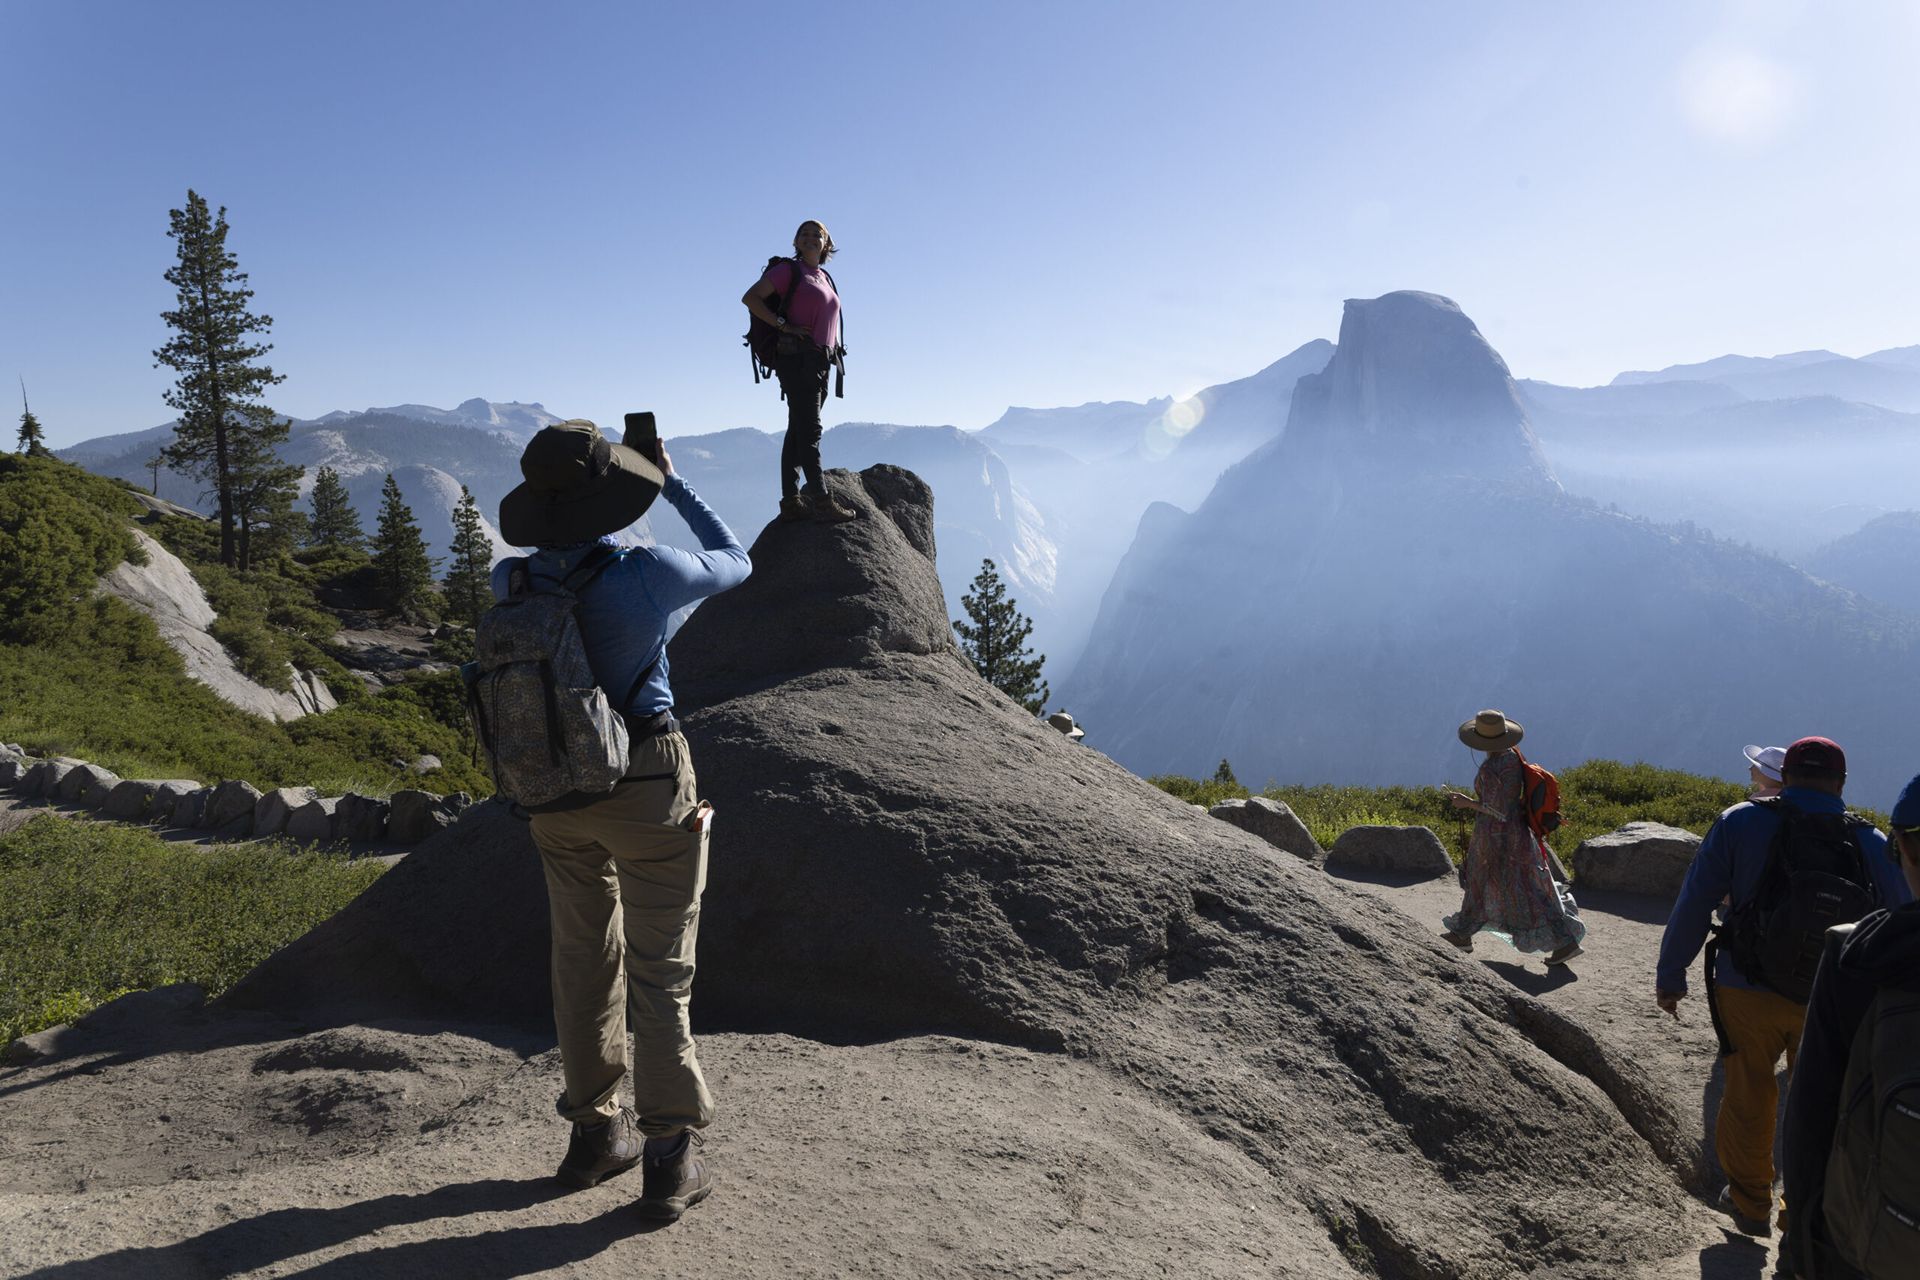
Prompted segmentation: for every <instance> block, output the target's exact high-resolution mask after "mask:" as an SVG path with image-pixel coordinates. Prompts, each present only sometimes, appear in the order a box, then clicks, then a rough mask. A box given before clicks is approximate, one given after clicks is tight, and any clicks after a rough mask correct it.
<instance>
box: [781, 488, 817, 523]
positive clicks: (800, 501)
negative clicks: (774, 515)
mask: <svg viewBox="0 0 1920 1280" xmlns="http://www.w3.org/2000/svg"><path fill="white" fill-rule="evenodd" d="M812 515H813V503H811V502H810V501H808V500H807V497H806V495H805V494H800V493H796V494H794V495H793V496H792V497H789V498H782V499H780V518H781V519H782V520H806V519H809V518H811V517H812Z"/></svg>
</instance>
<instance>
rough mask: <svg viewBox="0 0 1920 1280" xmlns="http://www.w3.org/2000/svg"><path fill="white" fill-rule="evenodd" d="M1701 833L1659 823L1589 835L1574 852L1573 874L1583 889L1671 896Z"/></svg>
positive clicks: (1684, 875)
mask: <svg viewBox="0 0 1920 1280" xmlns="http://www.w3.org/2000/svg"><path fill="white" fill-rule="evenodd" d="M1699 847H1700V837H1699V836H1697V835H1695V834H1693V832H1691V831H1685V830H1682V829H1681V828H1679V827H1669V826H1666V825H1665V824H1664V823H1659V822H1629V823H1628V824H1627V825H1626V826H1624V827H1621V828H1620V829H1619V830H1617V831H1609V832H1607V833H1606V834H1605V835H1602V836H1590V837H1588V838H1587V839H1585V840H1582V841H1581V842H1580V847H1579V848H1577V849H1575V850H1574V851H1573V878H1574V880H1575V881H1576V882H1577V883H1578V884H1579V886H1580V887H1581V888H1582V889H1615V890H1619V891H1620V892H1622V893H1645V894H1652V895H1654V896H1656V897H1663V898H1671V897H1673V896H1675V895H1676V894H1678V893H1679V892H1680V885H1681V882H1682V881H1684V880H1685V879H1686V878H1687V868H1688V867H1690V866H1692V865H1693V855H1694V851H1695V850H1697V849H1699Z"/></svg>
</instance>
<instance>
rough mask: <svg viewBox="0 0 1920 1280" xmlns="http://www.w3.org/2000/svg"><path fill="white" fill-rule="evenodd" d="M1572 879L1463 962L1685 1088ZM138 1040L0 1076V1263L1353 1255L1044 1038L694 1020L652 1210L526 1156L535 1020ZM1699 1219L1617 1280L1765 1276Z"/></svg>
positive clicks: (1270, 1187) (1156, 1264) (495, 1265)
mask: <svg viewBox="0 0 1920 1280" xmlns="http://www.w3.org/2000/svg"><path fill="white" fill-rule="evenodd" d="M1367 887H1368V888H1369V890H1370V891H1371V892H1374V893H1377V894H1379V895H1380V896H1381V897H1382V898H1384V899H1386V900H1387V901H1388V902H1390V903H1392V904H1393V905H1395V906H1396V907H1398V908H1400V909H1402V910H1403V911H1405V912H1406V913H1407V927H1408V928H1409V929H1419V928H1429V929H1430V928H1435V927H1437V926H1436V925H1435V923H1434V922H1435V921H1437V919H1438V917H1439V915H1440V914H1442V913H1443V912H1444V911H1446V910H1450V909H1451V908H1452V907H1453V905H1454V902H1453V898H1454V890H1453V889H1452V888H1451V887H1450V886H1449V885H1447V884H1446V883H1445V882H1438V883H1428V884H1423V885H1413V886H1401V887H1396V886H1393V885H1369V886H1367ZM1584 905H1585V912H1586V916H1587V918H1588V921H1589V925H1590V928H1591V934H1590V937H1589V943H1588V954H1587V955H1586V956H1584V957H1582V958H1581V960H1580V961H1578V962H1576V965H1575V967H1574V969H1573V971H1572V972H1571V973H1570V974H1566V975H1553V976H1548V975H1546V974H1545V973H1544V972H1543V971H1542V969H1541V968H1540V966H1539V964H1538V961H1533V962H1530V963H1522V962H1520V958H1519V957H1518V956H1516V955H1515V954H1514V953H1513V952H1511V951H1510V950H1508V949H1506V948H1505V947H1504V946H1503V945H1495V944H1491V943H1489V942H1487V941H1485V940H1483V941H1482V942H1481V944H1480V947H1479V950H1478V951H1477V952H1476V954H1475V958H1476V959H1478V960H1480V961H1481V962H1483V963H1486V964H1488V965H1489V966H1490V967H1492V968H1494V969H1495V970H1496V971H1497V972H1499V973H1500V974H1502V975H1503V976H1505V977H1507V978H1508V979H1509V980H1510V981H1512V982H1514V984H1515V985H1516V986H1518V987H1520V988H1521V989H1523V990H1526V991H1528V992H1530V993H1532V994H1535V995H1537V996H1539V997H1540V998H1541V999H1542V1000H1544V1001H1545V1002H1547V1003H1548V1004H1549V1005H1550V1006H1552V1007H1554V1008H1556V1009H1559V1010H1561V1011H1563V1012H1565V1013H1568V1014H1570V1015H1572V1016H1574V1017H1576V1018H1578V1019H1579V1020H1580V1021H1582V1022H1583V1023H1585V1024H1587V1025H1588V1026H1589V1027H1590V1028H1591V1030H1592V1031H1593V1032H1594V1034H1596V1035H1598V1036H1601V1037H1604V1038H1606V1039H1608V1040H1611V1041H1613V1042H1615V1043H1616V1044H1618V1045H1620V1046H1624V1047H1625V1048H1627V1049H1628V1050H1629V1051H1630V1052H1631V1053H1632V1054H1633V1055H1634V1056H1635V1057H1636V1058H1637V1059H1638V1060H1639V1061H1641V1062H1642V1063H1643V1064H1645V1065H1646V1066H1647V1067H1648V1069H1649V1070H1650V1071H1651V1072H1652V1074H1653V1075H1654V1077H1655V1078H1656V1079H1657V1080H1659V1081H1661V1082H1662V1083H1663V1085H1664V1087H1666V1088H1668V1089H1669V1090H1671V1093H1670V1095H1669V1096H1670V1097H1671V1098H1672V1099H1673V1100H1674V1102H1675V1103H1676V1105H1678V1104H1680V1103H1685V1104H1687V1105H1688V1106H1690V1107H1691V1108H1692V1110H1693V1112H1694V1113H1696V1114H1697V1113H1698V1111H1699V1108H1700V1105H1701V1099H1702V1095H1703V1092H1704V1086H1705V1083H1706V1081H1707V1079H1708V1072H1709V1068H1710V1065H1711V1060H1712V1047H1711V1039H1710V1036H1711V1033H1710V1031H1709V1030H1708V1028H1707V1025H1706V1022H1705V1018H1704V1012H1703V1010H1701V1009H1700V1008H1699V1007H1698V1006H1697V1005H1696V1006H1694V1007H1690V1008H1688V1009H1687V1010H1686V1017H1685V1019H1684V1021H1683V1022H1682V1023H1680V1024H1679V1025H1677V1026H1676V1025H1675V1024H1674V1023H1673V1022H1672V1021H1671V1020H1669V1019H1666V1018H1665V1017H1664V1016H1661V1015H1658V1014H1657V1012H1656V1011H1655V1010H1654V1009H1653V1006H1652V1002H1651V999H1650V998H1648V986H1649V981H1650V979H1649V976H1648V975H1649V974H1650V973H1651V967H1652V958H1653V953H1654V949H1655V947H1656V946H1657V942H1658V937H1659V930H1660V924H1659V922H1658V917H1659V916H1661V915H1662V914H1664V913H1663V911H1662V910H1661V909H1660V908H1659V906H1658V905H1657V904H1651V903H1646V902H1636V901H1635V900H1633V899H1630V898H1620V899H1616V900H1609V901H1604V902H1603V901H1597V900H1596V901H1594V902H1592V903H1589V904H1584ZM148 1047H149V1049H150V1050H151V1052H149V1053H148V1054H147V1056H143V1057H136V1058H131V1059H128V1058H127V1057H126V1056H125V1055H123V1054H116V1053H115V1052H113V1051H112V1050H111V1049H110V1048H108V1047H106V1046H102V1048H101V1050H100V1051H98V1052H83V1053H79V1054H76V1055H74V1056H69V1057H64V1058H60V1059H56V1060H53V1061H50V1062H47V1063H44V1064H37V1065H35V1066H33V1067H28V1068H24V1069H20V1070H12V1071H4V1072H0V1117H4V1121H5V1123H4V1124H3V1125H0V1274H5V1275H8V1276H19V1275H30V1276H38V1277H46V1278H48V1280H56V1278H57V1280H91V1278H93V1277H98V1278H99V1280H109V1278H111V1280H120V1278H121V1277H127V1276H135V1277H144V1276H154V1277H205V1276H247V1277H256V1276H257V1277H266V1276H291V1275H300V1276H326V1277H332V1276H342V1277H345V1276H352V1277H388V1276H391V1277H402V1276H404V1277H419V1276H438V1275H459V1276H462V1277H466V1278H469V1280H491V1278H495V1277H498V1278H501V1280H504V1278H506V1277H518V1276H527V1275H544V1274H552V1275H567V1276H589V1277H599V1276H605V1277H615V1276H620V1277H627V1276H635V1275H674V1276H711V1277H759V1276H765V1277H786V1276H806V1277H814V1276H818V1277H831V1276H863V1277H864V1276H873V1277H878V1276H889V1277H892V1276H988V1275H992V1276H1058V1275H1089V1276H1126V1277H1135V1276H1161V1275H1164V1276H1182V1277H1186V1276H1199V1277H1223V1278H1225V1277H1242V1276H1275V1275H1290V1276H1307V1277H1312V1276H1319V1275H1341V1274H1349V1271H1348V1268H1347V1266H1346V1263H1347V1262H1348V1259H1346V1258H1343V1257H1339V1256H1337V1255H1335V1254H1334V1253H1332V1252H1331V1250H1332V1249H1333V1248H1334V1246H1332V1245H1330V1244H1329V1242H1328V1239H1327V1236H1326V1233H1325V1231H1324V1230H1323V1229H1322V1228H1321V1226H1320V1225H1319V1224H1316V1223H1314V1222H1312V1221H1310V1220H1308V1219H1307V1218H1306V1217H1305V1215H1304V1214H1303V1213H1302V1211H1301V1209H1300V1206H1299V1205H1298V1204H1297V1203H1294V1202H1292V1201H1291V1200H1289V1199H1287V1198H1285V1197H1282V1196H1281V1195H1279V1194H1278V1192H1277V1189H1276V1184H1275V1182H1274V1181H1273V1179H1271V1178H1270V1177H1269V1176H1268V1175H1267V1174H1266V1173H1265V1172H1264V1171H1263V1170H1262V1169H1261V1168H1260V1166H1259V1165H1258V1164H1256V1163H1255V1162H1254V1161H1252V1160H1251V1159H1249V1158H1248V1157H1247V1156H1246V1155H1245V1154H1244V1153H1243V1152H1242V1151H1241V1150H1240V1149H1239V1148H1238V1147H1236V1146H1235V1145H1234V1144H1232V1143H1229V1142H1225V1141H1221V1140H1218V1139H1216V1138H1215V1137H1212V1136H1210V1135H1209V1134H1208V1133H1207V1132H1205V1131H1204V1130H1203V1128H1202V1127H1201V1126H1199V1125H1196V1124H1195V1123H1194V1121H1193V1119H1192V1118H1191V1117H1190V1116H1188V1115H1185V1114H1181V1113H1179V1112H1177V1111H1175V1110H1173V1109H1171V1108H1169V1107H1168V1106H1166V1105H1165V1104H1164V1103H1163V1102H1162V1101H1160V1100H1159V1099H1157V1098H1155V1097H1154V1096H1153V1095H1151V1094H1150V1093H1148V1092H1147V1091H1146V1090H1144V1089H1142V1088H1140V1087H1139V1086H1137V1085H1135V1084H1133V1083H1131V1082H1129V1081H1126V1080H1122V1079H1119V1078H1117V1077H1115V1076H1114V1075H1112V1074H1110V1073H1108V1072H1105V1071H1103V1070H1101V1069H1099V1068H1098V1067H1096V1066H1093V1065H1090V1064H1088V1063H1085V1062H1081V1061H1076V1060H1073V1059H1071V1058H1068V1057H1065V1056H1063V1055H1059V1054H1049V1053H1041V1052H1034V1051H1030V1050H1027V1049H1019V1048H1009V1047H1006V1046H1001V1045H994V1044H985V1043H980V1042H974V1041H967V1040H960V1039H953V1038H948V1037H921V1038H913V1039H903V1040H895V1041H891V1042H887V1043H879V1044H869V1045H854V1046H829V1045H822V1044H817V1043H813V1042H810V1041H805V1040H799V1039H795V1038H792V1037H787V1036H756V1035H714V1036H706V1037H703V1039H702V1042H701V1052H702V1056H703V1058H704V1060H705V1062H706V1063H707V1066H708V1070H709V1074H710V1076H711V1079H712V1082H713V1086H714V1089H715V1093H716V1095H717V1096H718V1097H719V1098H720V1099H721V1102H722V1107H723V1110H722V1113H721V1116H720V1118H719V1120H718V1122H717V1123H716V1125H715V1127H714V1129H713V1130H712V1131H711V1142H710V1143H709V1145H708V1148H707V1150H708V1153H709V1155H710V1157H711V1159H712V1163H713V1166H714V1168H715V1170H716V1173H717V1176H718V1178H719V1186H718V1190H717V1191H716V1193H715V1195H714V1196H713V1198H712V1199H711V1200H709V1201H708V1202H707V1204H705V1205H703V1206H701V1207H700V1208H698V1209H696V1210H695V1211H694V1212H692V1213H691V1214H689V1215H688V1217H687V1218H686V1219H685V1220H684V1221H683V1222H682V1223H680V1224H679V1225H677V1226H675V1227H673V1228H671V1229H667V1230H662V1231H649V1230H648V1228H647V1225H646V1224H644V1223H643V1222H642V1221H641V1220H640V1219H639V1218H638V1216H637V1215H635V1214H634V1213H633V1212H632V1209H631V1203H632V1200H633V1198H634V1197H635V1195H637V1193H638V1185H637V1178H631V1177H630V1178H623V1179H619V1180H616V1181H613V1182H611V1183H608V1184H606V1185H604V1186H602V1187H600V1188H597V1189H595V1190H593V1191H590V1192H582V1193H577V1194H570V1195H566V1194H559V1193H558V1190H557V1188H555V1187H554V1186H553V1184H552V1183H551V1182H550V1181H549V1176H550V1173H551V1169H552V1166H553V1165H554V1163H555V1162H556V1161H557V1158H558V1156H559V1154H560V1151H561V1148H562V1146H563V1143H564V1130H563V1128H562V1127H561V1125H560V1124H559V1123H558V1122H557V1121H556V1120H555V1119H554V1118H553V1116H552V1112H551V1110H550V1107H551V1100H552V1094H553V1091H554V1089H555V1087H556V1082H557V1081H558V1079H559V1070H558V1064H557V1062H556V1061H555V1057H554V1054H553V1053H552V1052H551V1051H550V1050H548V1051H539V1048H540V1047H539V1046H537V1045H530V1044H525V1043H516V1042H515V1041H514V1040H513V1039H512V1037H510V1036H506V1035H501V1034H491V1035H490V1033H489V1032H488V1031H487V1029H485V1028H459V1029H448V1028H443V1027H423V1026H417V1025H416V1026H409V1025H404V1024H395V1025H388V1026H381V1027H371V1028H369V1027H344V1028H339V1029H336V1030H333V1031H323V1032H318V1033H311V1034H306V1035H301V1034H299V1032H298V1031H297V1030H296V1029H293V1028H289V1027H288V1026H286V1025H285V1024H282V1023H278V1022H276V1021H275V1020H273V1019H271V1018H259V1019H255V1020H253V1021H251V1022H249V1021H245V1020H234V1019H231V1018H228V1019H222V1020H217V1021H216V1020H208V1019H205V1018H204V1017H202V1018H200V1019H199V1020H197V1021H196V1020H194V1019H189V1021H188V1023H187V1024H186V1025H183V1026H181V1027H179V1028H176V1029H175V1030H174V1031H173V1032H171V1033H170V1038H163V1039H162V1040H160V1041H159V1042H155V1043H152V1044H150V1045H149V1046H148ZM1543 1178H1546V1179H1550V1178H1551V1172H1550V1171H1547V1172H1545V1173H1543ZM1696 1217H1697V1243H1696V1245H1695V1246H1694V1248H1692V1249H1691V1250H1689V1251H1688V1252H1686V1253H1684V1254H1682V1255H1680V1256H1677V1257H1674V1258H1672V1259H1670V1260H1669V1261H1667V1262H1665V1263H1662V1264H1659V1265H1656V1266H1652V1267H1647V1268H1643V1269H1642V1270H1641V1271H1639V1272H1638V1273H1636V1274H1637V1275H1638V1276H1639V1277H1641V1280H1679V1278H1680V1277H1683V1276H1684V1277H1687V1278H1688V1280H1694V1278H1695V1277H1700V1278H1703V1280H1735V1278H1738V1280H1755V1278H1757V1277H1762V1276H1765V1275H1769V1274H1771V1255H1770V1252H1769V1251H1768V1250H1767V1249H1766V1248H1765V1247H1764V1246H1762V1245H1760V1244H1758V1243H1756V1242H1751V1241H1747V1240H1745V1239H1743V1238H1741V1237H1737V1236H1734V1235H1733V1234H1732V1233H1731V1232H1730V1231H1727V1230H1725V1229H1723V1227H1722V1226H1721V1223H1722V1220H1721V1219H1720V1218H1719V1217H1718V1216H1717V1215H1715V1214H1713V1213H1712V1212H1710V1211H1709V1210H1707V1209H1706V1208H1705V1207H1704V1205H1703V1206H1702V1207H1701V1208H1700V1210H1699V1212H1698V1214H1697V1215H1696ZM1544 1274H1553V1272H1552V1271H1549V1272H1546V1273H1544ZM1569 1274H1581V1275H1585V1274H1589V1273H1587V1272H1584V1271H1581V1272H1570V1273H1569Z"/></svg>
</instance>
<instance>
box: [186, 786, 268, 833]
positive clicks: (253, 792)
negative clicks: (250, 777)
mask: <svg viewBox="0 0 1920 1280" xmlns="http://www.w3.org/2000/svg"><path fill="white" fill-rule="evenodd" d="M259 803H260V789H259V788H258V787H256V786H254V785H253V784H252V783H251V782H242V781H241V780H239V779H238V778H229V779H227V780H226V781H225V782H222V783H220V784H219V785H217V786H215V787H214V789H213V794H211V795H209V796H208V797H207V803H206V807H205V808H204V809H202V810H201V813H200V822H199V825H200V826H202V827H205V828H206V829H207V830H209V831H221V832H224V831H225V830H226V829H227V828H229V827H231V826H232V825H233V824H234V822H235V821H237V820H238V819H241V818H245V819H246V821H247V827H249V828H250V827H252V825H253V807H254V806H255V805H256V804H259ZM240 834H241V835H245V834H246V829H245V828H243V829H242V830H241V832H240Z"/></svg>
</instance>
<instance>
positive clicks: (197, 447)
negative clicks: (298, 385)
mask: <svg viewBox="0 0 1920 1280" xmlns="http://www.w3.org/2000/svg"><path fill="white" fill-rule="evenodd" d="M167 216H168V220H169V225H168V229H167V235H168V236H170V237H171V238H172V239H173V241H174V248H175V251H176V253H177V255H178V260H177V261H176V262H175V263H174V265H173V266H171V267H169V268H167V272H166V279H167V283H168V284H171V285H172V286H173V287H174V289H175V290H176V302H175V308H174V310H172V311H163V312H161V313H160V318H161V319H163V320H165V321H166V322H167V325H168V327H169V328H171V329H172V330H173V337H172V338H170V339H168V341H167V344H166V345H165V346H163V347H161V348H159V349H158V350H156V351H155V352H154V353H153V359H154V367H155V368H159V367H161V366H165V367H167V368H169V369H172V370H174V371H175V372H176V373H178V374H179V375H180V376H179V378H178V380H176V381H175V383H174V385H173V386H172V388H171V389H169V390H168V391H167V393H166V402H167V404H168V405H169V406H170V407H171V408H173V409H174V410H175V411H176V412H177V413H178V414H179V415H180V423H179V425H178V426H176V427H175V428H174V433H173V442H172V443H171V444H169V445H168V446H167V447H166V448H165V449H164V450H162V451H161V452H162V454H163V456H164V457H165V458H166V460H167V465H168V466H170V467H172V468H174V469H175V470H176V471H182V472H185V473H186V474H188V475H191V476H193V477H195V478H196V479H198V480H201V481H203V482H204V483H205V484H206V485H207V487H208V492H210V493H213V494H215V495H217V496H218V498H219V503H220V563H222V564H225V565H233V564H235V563H236V562H237V560H238V558H239V546H238V540H237V524H238V522H239V520H240V519H241V517H242V512H241V511H239V510H238V509H237V508H236V506H235V490H236V489H238V488H242V487H246V488H250V489H253V490H255V491H256V492H257V491H259V490H261V488H262V478H261V477H260V476H257V475H256V476H248V475H246V474H244V473H243V472H242V471H241V470H239V468H240V467H242V466H244V465H245V464H246V461H247V460H248V459H251V460H253V462H254V463H255V464H256V465H260V466H266V467H272V466H274V465H277V461H278V460H277V459H273V458H272V447H273V446H274V445H276V444H278V443H280V442H281V441H282V440H285V439H286V438H287V428H288V426H289V424H288V423H287V422H286V421H285V420H284V419H281V418H278V417H276V416H275V414H274V412H273V410H271V409H269V408H268V407H267V406H266V405H264V404H262V403H261V402H260V399H259V397H260V394H261V393H262V392H263V391H265V390H266V388H268V387H270V386H273V385H274V384H276V383H279V382H283V381H285V379H284V378H282V377H281V376H280V375H279V374H277V373H275V372H274V371H273V370H272V369H271V368H269V367H267V366H266V365H264V364H261V363H259V361H260V358H261V357H262V356H264V355H266V353H267V352H269V351H271V350H273V344H272V343H261V342H254V341H250V340H249V338H248V335H249V334H263V333H265V332H266V331H267V330H268V329H270V328H272V327H273V317H272V316H262V315H255V314H253V312H252V311H250V310H248V306H247V304H248V300H249V299H250V298H252V297H253V290H251V289H249V288H247V273H246V272H244V271H242V270H240V264H239V262H238V260H237V259H235V258H234V256H233V255H232V254H231V253H229V252H227V211H226V209H224V208H222V209H221V210H220V212H219V213H218V214H217V215H214V214H210V213H209V212H208V210H207V202H206V200H205V199H203V198H202V197H201V196H200V195H199V194H198V193H196V192H194V191H192V190H189V191H188V192H187V207H186V208H185V209H174V210H171V211H169V213H168V215H167ZM241 437H246V438H248V440H249V441H251V442H253V443H256V444H257V446H258V447H256V448H252V449H247V448H244V447H242V446H241V443H240V438H241ZM265 487H267V488H271V487H272V486H271V485H270V484H268V485H266V486H265Z"/></svg>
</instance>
